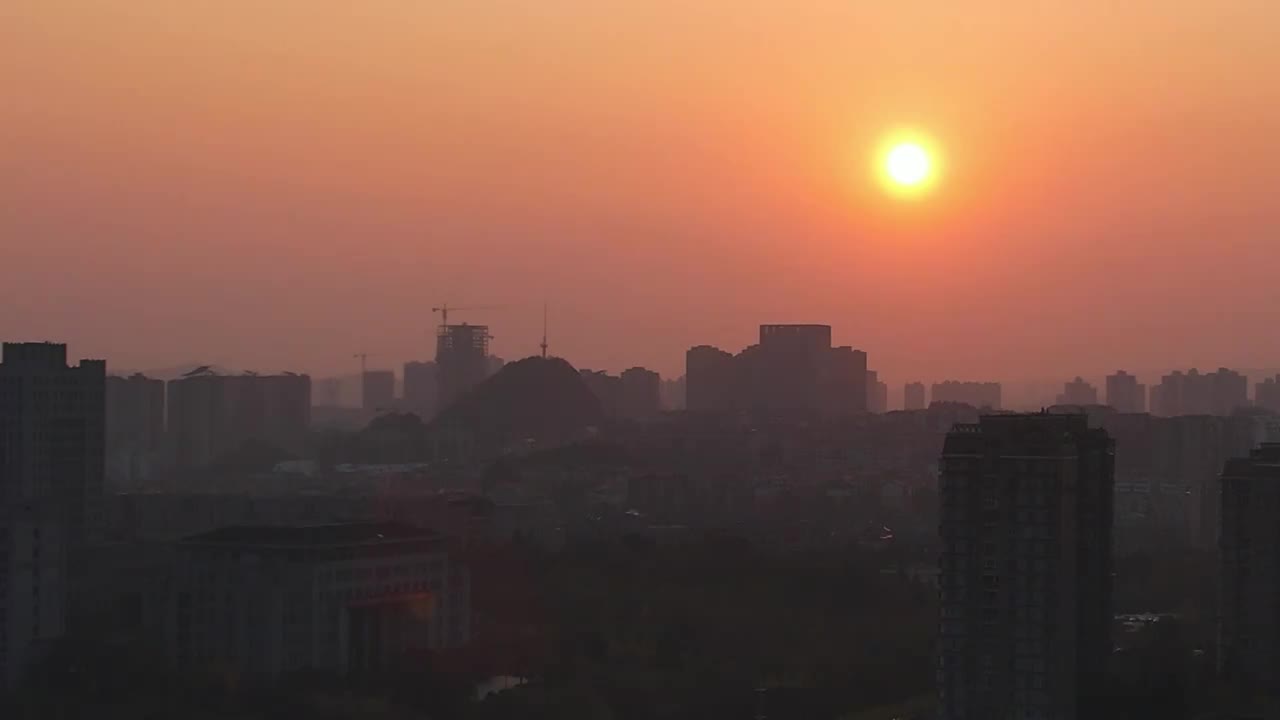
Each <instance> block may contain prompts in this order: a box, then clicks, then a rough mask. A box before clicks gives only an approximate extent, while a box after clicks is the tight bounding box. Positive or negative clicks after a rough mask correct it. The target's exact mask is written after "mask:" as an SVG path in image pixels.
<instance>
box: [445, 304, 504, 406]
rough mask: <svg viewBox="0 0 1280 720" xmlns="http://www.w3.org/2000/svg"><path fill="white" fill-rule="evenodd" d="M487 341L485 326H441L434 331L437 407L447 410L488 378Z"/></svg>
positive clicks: (465, 324)
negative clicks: (455, 401)
mask: <svg viewBox="0 0 1280 720" xmlns="http://www.w3.org/2000/svg"><path fill="white" fill-rule="evenodd" d="M490 337H491V336H490V335H489V327H488V326H487V325H468V324H467V323H462V324H461V325H441V326H440V327H439V329H438V330H437V331H436V368H437V372H436V381H437V382H438V383H439V388H440V392H439V395H438V398H439V405H438V407H440V408H442V409H443V408H446V407H448V406H449V405H450V404H451V403H453V401H454V400H457V399H458V397H459V396H461V395H462V394H463V393H465V392H467V391H468V390H470V389H471V388H473V387H475V386H476V385H478V384H479V383H480V381H481V380H484V379H485V378H486V377H488V375H489V338H490Z"/></svg>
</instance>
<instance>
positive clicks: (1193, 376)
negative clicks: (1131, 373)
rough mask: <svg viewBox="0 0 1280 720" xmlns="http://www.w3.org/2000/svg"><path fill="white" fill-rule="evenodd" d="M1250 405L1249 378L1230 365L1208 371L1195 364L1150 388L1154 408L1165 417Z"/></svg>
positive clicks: (1226, 412)
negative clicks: (1230, 367)
mask: <svg viewBox="0 0 1280 720" xmlns="http://www.w3.org/2000/svg"><path fill="white" fill-rule="evenodd" d="M1248 405H1249V380H1248V378H1246V377H1245V376H1244V375H1241V374H1240V373H1238V372H1235V371H1234V370H1228V369H1227V368H1218V370H1217V372H1212V373H1207V374H1201V373H1200V371H1198V370H1196V369H1195V368H1192V369H1191V370H1188V371H1187V372H1186V373H1183V372H1181V371H1174V372H1172V373H1169V374H1168V375H1165V376H1164V377H1162V378H1160V384H1159V385H1155V386H1152V388H1151V412H1152V414H1154V415H1161V416H1164V417H1175V416H1177V415H1230V414H1231V413H1232V412H1234V411H1235V410H1236V409H1237V408H1242V407H1248Z"/></svg>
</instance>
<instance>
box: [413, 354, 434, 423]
mask: <svg viewBox="0 0 1280 720" xmlns="http://www.w3.org/2000/svg"><path fill="white" fill-rule="evenodd" d="M437 369H438V368H437V367H436V364H435V363H433V362H407V363H405V364H404V407H405V409H406V410H408V411H409V412H411V413H414V414H416V415H417V416H418V417H420V418H422V419H423V420H424V421H425V420H430V419H431V418H433V417H435V414H436V412H438V411H439V410H440V404H439V402H438V401H439V396H440V378H439V377H437V375H438V373H437Z"/></svg>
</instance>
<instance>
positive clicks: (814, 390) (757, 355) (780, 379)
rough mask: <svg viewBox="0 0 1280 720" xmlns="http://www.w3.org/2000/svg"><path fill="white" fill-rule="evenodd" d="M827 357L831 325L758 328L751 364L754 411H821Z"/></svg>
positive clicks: (765, 326) (829, 349)
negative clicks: (756, 343)
mask: <svg viewBox="0 0 1280 720" xmlns="http://www.w3.org/2000/svg"><path fill="white" fill-rule="evenodd" d="M830 353H831V326H830V325H761V326H760V344H759V345H757V346H756V348H755V352H754V354H753V358H752V362H751V376H752V380H753V382H752V386H751V389H752V391H753V392H752V393H751V394H752V399H753V402H752V405H753V409H762V410H775V411H777V410H781V411H796V410H816V409H818V408H819V407H822V406H823V405H824V404H825V398H824V396H823V394H822V393H823V390H824V387H823V382H822V381H823V378H824V377H825V375H826V372H825V370H826V363H827V359H828V357H829V355H830Z"/></svg>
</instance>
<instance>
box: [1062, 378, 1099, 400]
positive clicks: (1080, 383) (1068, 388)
mask: <svg viewBox="0 0 1280 720" xmlns="http://www.w3.org/2000/svg"><path fill="white" fill-rule="evenodd" d="M1058 404H1059V405H1097V404H1098V388H1096V387H1094V386H1092V385H1090V384H1089V383H1087V382H1085V381H1084V379H1083V378H1081V377H1080V376H1079V375H1077V376H1076V378H1075V379H1074V380H1072V381H1070V382H1067V383H1064V384H1063V386H1062V394H1061V395H1059V396H1058Z"/></svg>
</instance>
